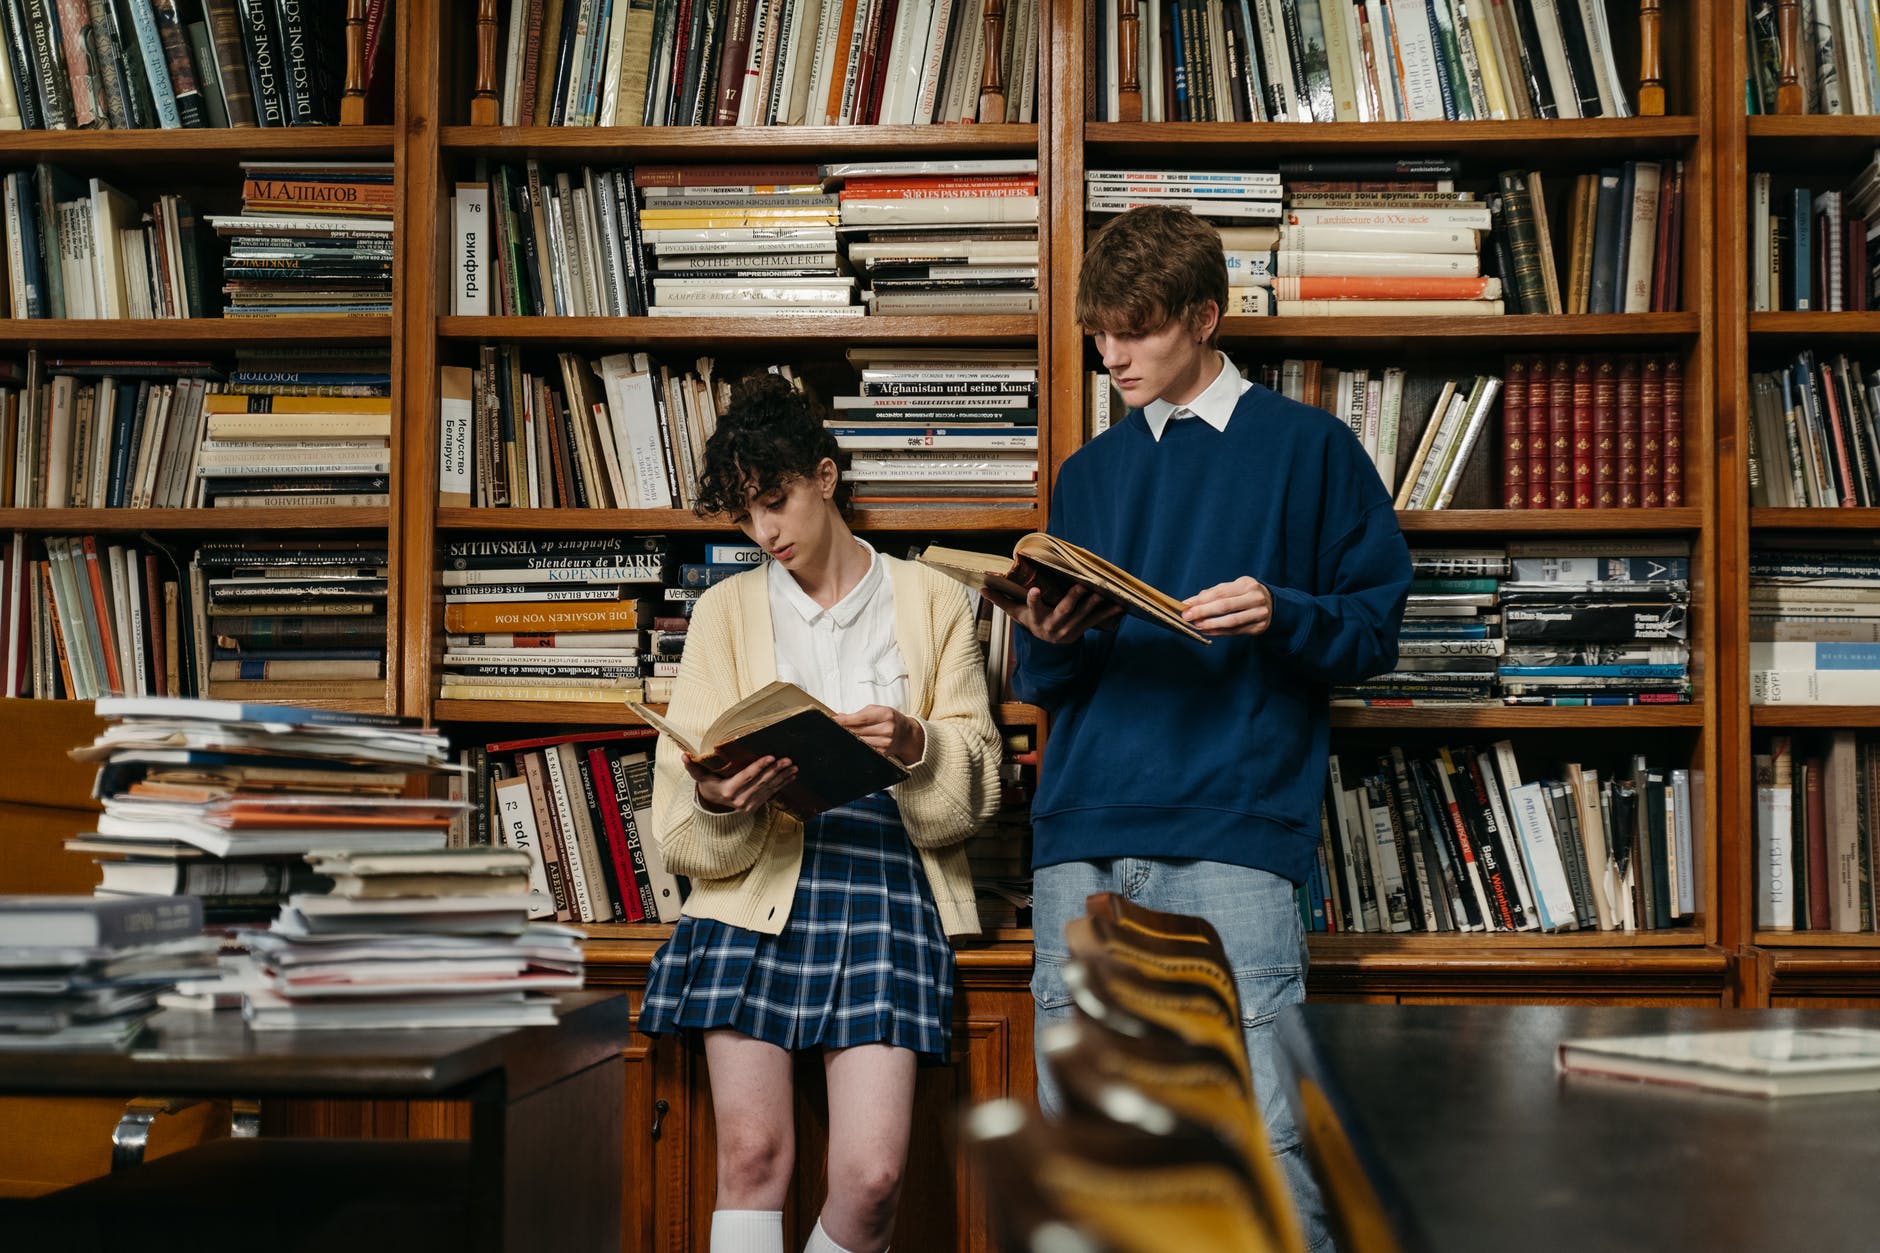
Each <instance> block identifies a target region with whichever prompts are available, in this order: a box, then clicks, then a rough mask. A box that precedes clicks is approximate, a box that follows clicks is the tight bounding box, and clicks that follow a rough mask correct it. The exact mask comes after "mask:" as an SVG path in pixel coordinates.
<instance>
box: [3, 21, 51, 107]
mask: <svg viewBox="0 0 1880 1253" xmlns="http://www.w3.org/2000/svg"><path fill="white" fill-rule="evenodd" d="M0 33H4V35H5V38H6V58H7V68H8V70H9V71H10V72H11V73H12V75H13V87H14V94H15V95H16V96H18V97H19V101H20V125H21V126H23V127H25V128H26V129H27V130H29V131H36V130H43V129H45V125H46V122H45V113H44V112H43V111H42V110H41V109H40V107H39V93H38V91H37V90H35V88H34V84H35V83H37V82H38V77H39V76H38V74H37V73H36V72H35V70H34V68H33V56H32V51H31V44H30V42H29V41H28V39H27V36H26V9H25V4H24V0H0Z"/></svg>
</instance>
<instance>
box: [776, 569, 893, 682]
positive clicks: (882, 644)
mask: <svg viewBox="0 0 1880 1253" xmlns="http://www.w3.org/2000/svg"><path fill="white" fill-rule="evenodd" d="M855 542H856V543H858V544H860V545H861V546H862V547H863V548H866V549H868V572H867V573H866V574H864V575H862V577H861V579H860V581H858V582H857V583H856V584H855V586H854V587H852V588H850V589H849V591H848V594H847V595H846V596H844V597H843V598H842V599H841V600H839V601H837V602H836V603H835V604H833V605H831V606H830V607H829V608H827V609H824V608H823V607H822V606H821V605H819V604H817V603H816V602H815V600H814V599H812V598H811V597H810V594H809V593H808V592H805V591H804V590H803V588H802V586H801V585H799V584H798V583H797V581H796V578H795V576H794V575H792V574H791V573H790V572H789V571H788V570H786V569H784V568H783V566H781V565H779V564H778V563H776V562H774V561H773V562H771V563H770V572H769V580H770V581H769V593H770V621H771V634H772V636H773V637H774V639H775V640H776V649H777V677H778V678H779V679H782V680H783V681H784V682H786V683H794V684H796V685H797V686H798V687H800V688H802V689H803V690H804V691H806V692H808V693H809V694H810V695H811V696H814V697H815V698H816V699H817V700H819V701H821V702H822V703H823V704H825V705H827V706H829V707H830V708H831V709H833V710H835V711H836V712H837V713H854V712H855V711H856V710H858V709H860V708H861V707H862V706H864V705H887V706H888V707H890V708H892V709H896V710H899V711H900V712H902V713H906V712H907V662H906V660H905V659H904V658H903V657H902V656H901V646H900V644H899V643H898V642H896V640H895V637H894V581H893V580H892V579H890V578H889V577H888V572H887V569H886V567H885V564H884V563H883V561H882V559H881V554H879V553H877V552H876V551H875V550H874V549H873V548H872V547H870V546H869V545H868V543H867V541H865V540H861V539H857V540H856V541H855Z"/></svg>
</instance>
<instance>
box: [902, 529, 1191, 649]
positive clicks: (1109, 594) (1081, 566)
mask: <svg viewBox="0 0 1880 1253" xmlns="http://www.w3.org/2000/svg"><path fill="white" fill-rule="evenodd" d="M919 560H920V561H921V562H922V563H923V564H925V565H930V566H932V567H933V568H934V569H936V570H938V571H940V572H941V573H942V574H945V575H948V576H950V577H952V578H955V579H958V580H959V581H960V582H962V583H964V584H966V586H968V587H970V588H972V589H973V590H974V591H976V592H983V591H984V590H986V588H988V587H990V588H991V589H992V590H993V591H995V592H997V593H999V594H1000V595H1001V596H1004V597H1007V598H1009V599H1011V600H1024V599H1025V595H1026V593H1027V591H1028V590H1029V589H1031V588H1033V587H1037V588H1040V589H1042V591H1043V592H1044V599H1045V603H1046V604H1055V603H1056V602H1057V601H1058V600H1059V599H1060V598H1061V597H1062V596H1063V595H1064V594H1065V593H1066V592H1068V591H1069V590H1070V588H1071V585H1072V584H1077V585H1079V586H1082V587H1087V588H1090V589H1091V590H1092V591H1094V592H1096V593H1097V594H1098V595H1100V596H1103V597H1105V598H1106V599H1109V600H1112V601H1115V602H1116V603H1117V604H1120V605H1122V606H1123V608H1125V609H1127V610H1128V611H1129V612H1131V613H1133V614H1135V615H1136V616H1137V617H1139V618H1143V619H1145V620H1146V621H1149V622H1153V623H1154V624H1155V625H1157V626H1159V627H1164V628H1166V629H1168V630H1170V631H1174V632H1175V633H1176V634H1178V635H1186V636H1187V637H1188V638H1189V639H1193V640H1200V641H1201V642H1202V643H1203V644H1208V643H1212V642H1213V641H1211V640H1210V639H1209V638H1208V637H1207V636H1205V635H1203V634H1202V633H1201V632H1199V631H1197V630H1195V629H1194V628H1193V627H1191V626H1189V625H1188V624H1187V623H1186V622H1184V621H1183V620H1182V602H1181V601H1179V600H1176V599H1175V598H1174V597H1173V596H1170V595H1169V594H1168V593H1167V592H1164V591H1160V590H1158V589H1156V588H1153V587H1150V586H1149V585H1148V584H1147V583H1144V582H1143V581H1142V580H1141V579H1139V578H1137V577H1136V576H1135V575H1133V574H1131V573H1129V571H1127V570H1124V569H1123V568H1121V567H1120V566H1116V565H1112V564H1111V563H1110V562H1108V561H1105V560H1104V559H1103V558H1101V557H1099V556H1097V555H1096V554H1095V553H1093V552H1091V551H1090V550H1089V549H1087V548H1079V547H1078V546H1077V545H1075V544H1073V543H1071V542H1069V541H1068V540H1062V539H1059V538H1058V537H1057V536H1055V535H1046V534H1044V533H1043V532H1042V531H1033V532H1031V533H1030V534H1028V535H1023V536H1020V537H1019V541H1018V543H1016V544H1014V545H1013V546H1012V556H1011V558H1010V559H1009V560H1008V559H1007V558H1004V557H1001V556H999V555H998V554H997V553H979V552H971V551H969V550H967V549H962V548H946V547H943V546H941V545H939V544H929V545H928V546H927V550H926V551H925V552H923V553H921V555H920V558H919Z"/></svg>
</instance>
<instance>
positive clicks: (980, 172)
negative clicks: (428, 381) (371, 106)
mask: <svg viewBox="0 0 1880 1253" xmlns="http://www.w3.org/2000/svg"><path fill="white" fill-rule="evenodd" d="M1037 220H1038V197H1037V162H1036V160H1035V159H1031V158H1011V159H1002V158H997V159H984V160H922V161H888V162H845V163H837V164H830V165H823V166H816V165H807V164H804V165H762V166H757V165H711V166H639V167H637V168H635V167H627V168H619V169H601V170H596V169H595V168H593V167H591V166H584V167H582V168H581V169H579V170H577V171H558V172H544V171H543V170H542V168H541V166H540V164H539V162H537V161H535V160H534V159H530V160H528V161H526V162H525V163H524V164H523V165H522V166H520V167H514V166H508V165H498V166H496V167H495V168H494V169H493V170H488V169H480V170H479V171H478V172H477V176H476V178H475V180H474V181H466V182H460V183H458V184H457V186H456V188H455V193H454V195H453V197H452V221H453V223H454V229H453V239H454V245H453V249H452V251H453V256H454V258H455V263H454V271H453V273H454V284H453V287H452V290H451V308H452V311H453V312H455V313H457V314H460V315H476V314H500V315H503V316H527V315H530V314H553V315H558V316H565V317H641V316H649V315H650V316H683V317H709V316H723V317H750V316H756V315H759V314H766V313H768V314H780V313H814V314H840V315H846V316H857V315H860V314H862V313H864V312H868V313H934V312H942V313H944V312H976V313H1000V312H1035V311H1036V308H1037V294H1036V293H1037V275H1038V251H1037ZM845 244H846V246H845ZM858 275H859V276H860V281H859V294H860V296H861V301H860V303H859V304H858V302H857V299H856V297H857V294H858V278H857V276H858Z"/></svg>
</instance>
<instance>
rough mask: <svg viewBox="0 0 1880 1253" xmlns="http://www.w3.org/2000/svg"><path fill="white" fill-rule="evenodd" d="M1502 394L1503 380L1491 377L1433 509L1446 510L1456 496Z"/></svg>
mask: <svg viewBox="0 0 1880 1253" xmlns="http://www.w3.org/2000/svg"><path fill="white" fill-rule="evenodd" d="M1500 393H1501V380H1500V379H1498V378H1494V377H1489V378H1488V379H1487V380H1486V381H1485V382H1484V383H1483V386H1482V391H1481V396H1480V398H1479V399H1478V400H1477V401H1476V403H1475V405H1474V407H1473V408H1471V409H1470V411H1469V413H1468V416H1467V418H1466V420H1465V421H1466V424H1465V425H1464V427H1463V428H1462V440H1461V443H1460V444H1458V445H1457V448H1456V455H1455V457H1454V458H1453V459H1452V460H1451V461H1450V463H1449V469H1448V472H1447V473H1446V474H1445V475H1444V476H1443V484H1442V487H1441V488H1440V489H1438V491H1437V493H1436V499H1435V502H1434V503H1433V504H1432V505H1431V506H1430V508H1432V509H1446V508H1448V507H1449V502H1450V500H1451V499H1452V498H1453V497H1454V496H1455V494H1456V485H1457V484H1458V483H1460V482H1461V481H1462V474H1463V471H1464V470H1466V469H1467V468H1468V464H1469V457H1470V455H1471V454H1473V453H1474V451H1475V445H1476V442H1477V441H1478V440H1480V439H1481V436H1482V431H1483V430H1484V429H1485V428H1486V427H1487V426H1488V415H1489V413H1490V411H1491V410H1493V409H1494V407H1495V397H1496V396H1497V395H1499V394H1500Z"/></svg>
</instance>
